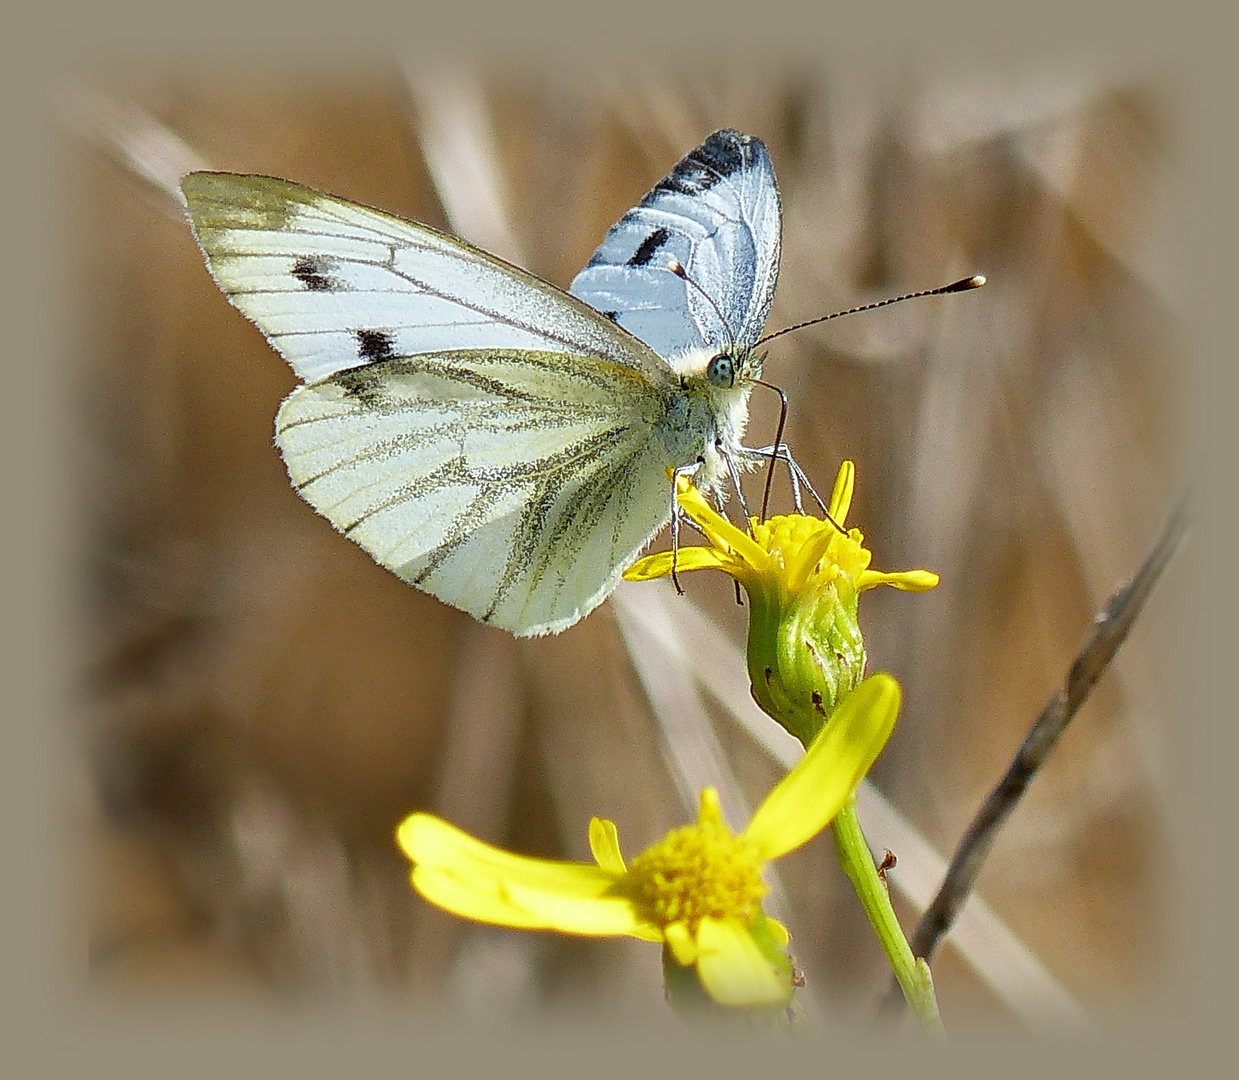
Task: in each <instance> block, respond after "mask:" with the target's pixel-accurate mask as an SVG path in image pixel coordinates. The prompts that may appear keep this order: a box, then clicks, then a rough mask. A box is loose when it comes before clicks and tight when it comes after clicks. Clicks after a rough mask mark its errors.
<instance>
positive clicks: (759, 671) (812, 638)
mask: <svg viewBox="0 0 1239 1080" xmlns="http://www.w3.org/2000/svg"><path fill="white" fill-rule="evenodd" d="M855 475H856V470H855V467H854V466H853V464H852V462H850V461H845V462H844V463H843V465H842V467H841V468H840V469H839V475H838V478H837V479H836V481H835V487H834V492H833V493H832V495H831V498H830V507H829V511H828V513H829V517H828V518H826V519H821V518H815V517H809V516H807V515H804V514H789V515H786V516H779V517H773V518H770V519H769V520H767V521H764V522H763V521H757V520H756V519H754V520H753V521H752V522H751V528H752V535H750V534H749V533H746V532H743V531H742V530H740V529H738V528H736V527H735V526H734V525H732V524H731V522H729V521H728V520H727V519H726V518H724V517H722V516H721V515H720V514H718V513H717V512H715V511H714V510H712V509H711V508H710V506H709V505H708V504H707V503H706V501H705V499H704V498H703V497H702V496H701V494H700V493H699V492H698V491H697V489H696V488H694V487H693V486H692V485H690V484H689V483H688V482H687V480H685V479H683V478H681V479H680V480H679V482H678V486H677V492H676V493H677V496H678V499H679V503H680V506H681V507H683V509H684V511H685V512H686V513H687V514H688V516H689V517H691V518H692V519H693V521H695V522H696V523H697V525H698V526H699V527H700V529H701V531H702V532H703V533H704V534H705V536H706V538H707V539H708V540H709V541H710V546H709V547H682V548H680V549H679V551H678V553H676V554H675V555H674V556H673V554H672V553H671V552H669V551H662V552H658V553H657V554H655V555H649V556H646V557H645V558H643V559H639V560H638V561H637V562H636V563H634V564H633V565H632V566H631V567H629V569H628V570H627V571H625V573H624V577H626V578H627V579H628V580H630V581H647V580H649V579H651V578H657V577H665V576H667V575H669V574H670V573H671V569H672V564H673V559H674V565H675V567H676V570H677V571H679V572H682V571H686V570H704V569H714V570H722V571H723V572H724V573H725V574H729V575H730V576H731V577H733V578H735V580H736V581H738V582H739V583H740V584H741V585H743V586H744V588H745V590H746V591H747V592H748V595H749V602H750V605H751V609H752V610H751V614H750V617H749V637H748V667H749V678H750V680H751V683H752V693H753V697H754V699H755V700H756V701H757V704H758V705H760V706H761V707H762V709H763V710H765V712H767V713H768V714H769V715H770V716H772V717H774V719H775V720H777V721H778V722H779V723H780V724H782V725H783V727H785V728H786V729H787V730H788V731H790V732H791V733H792V734H793V735H795V736H796V738H798V739H799V740H800V741H801V742H802V743H804V744H805V745H808V743H809V742H810V741H811V740H812V739H813V737H814V736H815V735H816V733H817V732H818V730H819V729H820V728H821V726H822V725H823V724H824V723H825V722H826V720H827V718H828V717H830V716H831V713H832V711H833V710H834V708H835V706H836V705H837V704H838V703H839V702H841V701H842V700H843V698H844V697H845V695H847V694H848V693H849V692H850V691H851V690H853V689H854V688H855V687H856V686H857V685H858V684H859V683H860V681H861V680H862V679H863V678H864V674H865V645H864V640H863V639H862V638H861V634H860V627H859V625H858V624H857V607H858V603H859V598H860V594H861V593H862V592H864V591H865V590H866V589H872V588H873V587H874V586H877V585H891V586H893V587H894V588H896V589H903V590H906V591H910V592H922V591H924V590H926V589H932V588H933V587H934V586H935V585H937V584H938V575H937V574H934V573H931V572H930V571H928V570H906V571H902V572H898V573H889V574H888V573H880V572H879V571H877V570H870V569H869V561H870V559H871V558H872V555H871V553H870V552H869V550H868V549H867V548H866V547H865V546H864V537H863V536H862V535H861V532H860V530H859V529H848V530H846V531H843V528H842V527H843V522H844V520H845V519H846V517H847V512H848V509H849V507H850V506H851V502H852V489H853V485H854V481H855Z"/></svg>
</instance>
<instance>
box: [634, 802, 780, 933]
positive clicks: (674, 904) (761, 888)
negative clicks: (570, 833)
mask: <svg viewBox="0 0 1239 1080" xmlns="http://www.w3.org/2000/svg"><path fill="white" fill-rule="evenodd" d="M703 796H704V793H703ZM704 801H705V799H704V797H703V802H704ZM704 811H705V807H703V813H702V815H701V820H699V821H698V822H697V823H696V824H694V825H686V826H684V827H683V828H681V829H676V830H674V831H673V832H670V833H668V834H667V835H666V836H665V837H663V839H662V840H660V841H658V843H656V844H654V845H653V846H652V847H650V848H647V849H646V850H645V851H644V852H642V853H641V854H640V855H638V856H637V857H636V858H635V859H633V860H632V863H631V864H630V865H629V868H628V873H629V881H630V882H631V883H632V888H633V889H634V891H635V893H636V898H637V899H638V902H639V903H640V904H641V906H642V907H643V908H644V909H645V911H646V914H647V916H648V917H649V918H650V919H651V920H652V921H653V922H654V923H656V924H658V925H660V926H668V925H670V924H671V923H677V922H683V923H687V924H688V926H689V929H690V931H691V932H692V933H696V929H697V926H698V925H699V924H700V922H701V920H702V919H703V918H707V917H709V918H716V919H739V920H741V921H742V922H745V923H747V922H748V921H749V919H750V918H751V917H752V916H753V914H754V913H755V912H756V911H757V909H758V907H759V906H760V904H761V900H762V897H763V896H765V894H766V891H767V887H766V883H765V882H764V881H762V878H761V868H762V862H761V859H760V858H759V857H758V853H757V850H756V848H755V847H754V845H753V844H752V843H750V842H749V841H747V840H746V839H745V838H744V837H743V836H736V835H734V834H733V833H732V832H731V830H730V829H728V827H727V825H726V823H725V822H724V821H723V819H722V817H721V815H717V814H711V813H708V812H704Z"/></svg>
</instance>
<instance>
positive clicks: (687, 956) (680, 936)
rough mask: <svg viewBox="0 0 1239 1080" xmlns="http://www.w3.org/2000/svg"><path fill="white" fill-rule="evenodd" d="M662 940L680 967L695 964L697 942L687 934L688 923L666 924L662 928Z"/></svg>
mask: <svg viewBox="0 0 1239 1080" xmlns="http://www.w3.org/2000/svg"><path fill="white" fill-rule="evenodd" d="M663 938H664V940H665V941H666V942H667V948H669V949H670V950H671V955H672V956H674V957H675V962H676V963H677V964H679V965H680V967H692V966H693V965H694V964H695V963H696V962H697V942H696V941H694V940H693V935H692V934H690V933H689V932H688V923H683V922H673V923H668V924H667V926H665V927H664V928H663Z"/></svg>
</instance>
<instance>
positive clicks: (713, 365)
mask: <svg viewBox="0 0 1239 1080" xmlns="http://www.w3.org/2000/svg"><path fill="white" fill-rule="evenodd" d="M706 378H707V379H709V380H710V382H711V383H713V384H714V385H715V386H728V387H730V386H735V385H736V364H735V361H734V360H732V358H731V357H730V356H728V355H727V353H719V354H718V356H716V357H714V359H713V360H711V361H710V362H709V363H708V364H707V365H706Z"/></svg>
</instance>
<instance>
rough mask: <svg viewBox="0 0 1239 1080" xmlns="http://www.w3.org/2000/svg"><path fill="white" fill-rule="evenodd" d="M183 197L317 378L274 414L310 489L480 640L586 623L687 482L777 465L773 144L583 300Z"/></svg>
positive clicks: (407, 236) (376, 219) (645, 210)
mask: <svg viewBox="0 0 1239 1080" xmlns="http://www.w3.org/2000/svg"><path fill="white" fill-rule="evenodd" d="M181 189H182V191H183V193H184V195H185V199H186V203H187V206H188V211H189V217H190V221H191V222H192V225H193V229H194V234H195V236H196V237H197V239H198V243H199V245H200V246H201V247H202V250H203V252H204V253H205V255H206V259H207V264H208V266H209V267H210V270H211V273H212V275H213V276H214V278H215V280H216V282H217V283H218V284H219V286H220V288H221V289H222V290H223V291H224V293H225V294H226V295H227V296H228V299H229V300H230V301H231V302H232V303H233V304H234V305H236V307H238V308H239V309H240V310H241V311H242V312H244V313H245V314H246V315H247V316H248V317H249V318H251V319H252V320H253V321H254V322H255V323H257V324H258V327H259V328H260V329H261V330H262V332H263V333H264V334H265V335H266V337H267V339H268V340H269V341H270V342H271V344H272V345H273V346H274V347H275V348H276V349H277V350H278V351H279V352H280V353H281V354H282V355H283V356H284V358H285V359H286V360H287V361H288V362H289V364H291V365H292V368H293V370H294V371H295V372H296V373H297V375H298V376H300V378H302V379H303V380H304V381H305V384H306V385H304V386H300V387H298V388H297V389H296V390H294V391H293V392H292V393H291V394H290V395H289V396H288V398H287V399H286V400H285V401H284V403H283V405H281V406H280V410H279V413H278V415H277V417H276V443H277V445H278V446H279V448H280V451H281V453H282V454H283V456H284V461H285V463H286V464H287V466H288V473H289V476H290V478H291V479H292V482H293V485H294V487H295V488H296V489H297V491H298V492H299V493H300V494H301V495H302V496H303V497H304V498H305V499H306V500H307V501H308V502H309V503H310V505H311V506H313V507H314V508H315V509H316V510H317V511H319V513H321V514H323V515H324V516H325V517H327V518H328V519H329V520H330V521H331V522H332V524H333V525H335V526H336V528H337V529H339V530H340V531H341V532H342V533H344V535H345V536H347V537H349V538H350V539H351V540H354V541H355V542H357V543H358V544H360V545H361V546H362V547H363V548H365V550H366V551H368V552H369V553H370V554H371V555H372V556H373V557H374V558H375V560H376V561H378V562H379V563H381V564H382V565H383V566H386V567H388V568H389V569H390V570H392V571H394V572H395V573H396V574H398V575H399V576H400V577H402V578H403V579H404V580H406V581H408V582H410V583H411V584H413V585H416V586H417V587H418V588H421V589H424V590H426V591H427V592H429V593H430V594H431V595H433V596H436V597H438V598H439V599H440V600H444V601H446V602H447V603H449V604H452V605H454V606H456V607H458V608H461V609H463V610H464V611H467V612H469V613H470V614H471V615H473V616H475V617H476V618H478V619H481V620H482V621H483V622H486V623H490V624H492V625H495V626H499V627H502V628H503V629H505V630H509V631H511V632H512V633H514V634H517V635H522V636H523V635H532V634H547V633H557V632H559V631H560V630H563V629H565V628H566V627H569V626H571V625H572V624H573V623H575V622H576V621H577V620H578V619H580V618H582V617H583V616H584V615H586V614H587V613H588V612H590V611H591V610H592V609H593V608H594V607H596V606H597V605H598V604H600V603H601V602H602V601H603V600H604V599H605V598H606V597H607V596H608V594H610V593H611V591H612V590H613V589H614V588H615V586H616V584H617V583H618V581H619V577H620V574H621V573H622V571H623V569H624V568H625V567H626V566H628V565H629V564H630V563H631V562H632V561H633V559H634V558H635V557H636V555H637V554H638V553H639V552H640V551H641V549H642V548H644V547H645V545H646V544H648V543H649V541H650V540H651V539H652V538H653V537H654V535H655V533H657V532H658V530H659V529H660V528H662V526H663V525H665V524H666V522H667V520H668V518H669V517H670V516H671V511H672V499H673V495H669V493H668V484H667V475H666V470H667V469H668V468H672V469H678V470H681V471H688V470H693V469H695V473H694V482H695V483H696V484H697V485H698V486H699V487H702V488H704V489H706V490H714V489H716V488H717V486H718V485H719V483H720V481H721V480H722V479H723V478H724V477H725V476H727V475H728V474H729V473H730V474H731V475H733V476H734V474H735V469H736V466H735V461H737V460H738V461H741V462H742V463H747V462H748V461H750V460H751V459H752V458H753V455H754V454H755V452H754V451H749V450H745V449H744V448H742V447H741V445H740V439H741V436H742V434H743V431H744V426H745V422H746V420H747V415H748V394H749V391H750V389H751V386H752V380H753V379H756V378H757V377H759V375H760V372H761V358H760V357H758V356H756V355H755V354H754V352H753V347H754V346H755V345H756V343H757V340H758V338H759V337H760V335H761V330H762V327H763V325H764V323H765V319H766V314H767V312H768V311H769V309H770V302H771V299H772V297H773V294H774V285H775V279H776V277H777V276H778V264H779V243H780V231H781V224H782V219H781V210H780V205H779V194H778V188H777V187H776V185H775V179H774V170H773V168H772V166H771V163H770V157H769V154H768V153H767V152H766V148H765V147H764V146H763V145H762V143H761V142H760V141H759V140H758V139H756V138H753V137H752V136H749V135H742V134H740V133H738V132H735V131H718V132H715V133H714V134H713V135H711V136H710V137H709V138H708V139H706V141H705V142H704V143H703V144H702V145H701V146H699V147H698V148H697V149H696V150H694V151H693V152H692V153H690V154H689V155H688V156H686V157H685V158H684V159H683V160H682V161H680V162H679V164H677V165H676V167H675V168H674V169H673V170H672V171H671V173H670V175H668V176H667V177H666V178H665V179H664V180H662V181H660V182H659V183H658V184H656V185H655V186H654V188H653V189H652V190H651V191H650V192H649V194H647V195H646V196H645V198H644V199H642V200H641V204H640V205H639V206H637V207H636V208H634V209H633V210H630V211H629V212H628V213H627V214H625V215H624V216H623V218H621V219H620V221H619V222H618V223H617V224H616V225H614V226H613V227H612V228H611V230H610V231H609V232H608V233H607V235H606V238H605V239H604V240H603V242H602V244H601V245H600V246H599V248H598V250H597V251H596V252H595V254H594V256H593V258H592V259H591V260H590V262H589V264H588V266H586V268H585V269H584V270H582V271H581V273H580V274H579V275H577V278H576V280H575V281H574V282H573V284H572V293H573V294H574V295H569V294H567V293H564V292H562V291H560V290H559V289H557V288H555V287H554V286H553V285H550V284H548V283H547V282H545V281H541V280H540V279H538V278H536V277H534V276H532V275H531V274H528V273H526V272H524V271H523V270H519V269H517V268H516V267H514V266H510V265H509V264H507V263H505V262H503V261H501V260H500V259H497V258H495V257H494V256H491V255H488V254H486V253H485V252H483V251H480V250H478V249H477V248H474V247H472V246H470V245H469V244H466V243H464V242H463V241H461V240H458V239H455V238H453V237H449V236H445V235H443V234H442V233H439V232H436V231H435V230H433V229H430V228H427V227H426V226H424V225H417V224H413V223H410V222H407V221H402V220H400V219H399V218H395V217H391V216H390V215H388V214H384V213H381V212H379V211H377V210H371V209H367V208H365V207H362V206H358V205H356V204H354V203H350V202H346V201H344V200H343V199H337V198H334V197H333V196H330V195H325V194H323V193H321V192H318V191H315V190H313V189H311V188H307V187H302V186H301V185H299V184H294V183H290V182H289V181H287V180H278V179H274V178H271V177H265V176H238V175H233V174H230V173H205V172H203V173H190V174H189V175H187V176H186V177H185V178H184V180H183V181H182V184H181ZM677 263H678V264H679V267H680V268H681V269H680V271H679V272H678V273H676V272H672V270H671V269H669V266H674V265H675V264H677ZM685 276H687V277H688V278H691V283H690V282H689V281H686V280H685ZM591 305H592V306H591ZM672 490H674V489H672Z"/></svg>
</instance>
